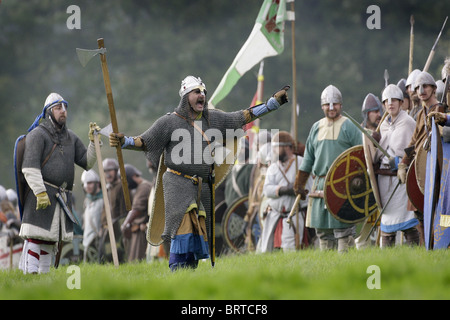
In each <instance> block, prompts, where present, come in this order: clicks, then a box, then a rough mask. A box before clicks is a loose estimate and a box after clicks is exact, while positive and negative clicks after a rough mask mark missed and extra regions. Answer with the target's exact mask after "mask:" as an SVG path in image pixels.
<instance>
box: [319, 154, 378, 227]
mask: <svg viewBox="0 0 450 320" xmlns="http://www.w3.org/2000/svg"><path fill="white" fill-rule="evenodd" d="M324 198H325V204H326V206H327V209H328V211H329V212H330V213H331V214H332V215H333V216H334V217H335V218H336V219H337V220H339V221H342V222H344V223H358V222H361V221H363V220H365V219H367V218H368V217H370V216H372V215H373V214H374V213H376V212H377V210H378V206H377V202H376V201H375V196H374V194H373V190H372V186H371V184H370V178H369V174H368V172H367V166H366V161H365V156H364V148H363V146H362V145H358V146H354V147H351V148H350V149H347V150H346V151H344V152H343V153H342V154H341V155H339V157H338V158H337V159H336V160H335V161H334V162H333V164H332V166H331V168H330V169H329V170H328V173H327V176H326V178H325V188H324Z"/></svg>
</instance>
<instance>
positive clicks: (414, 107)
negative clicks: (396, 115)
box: [405, 69, 421, 120]
mask: <svg viewBox="0 0 450 320" xmlns="http://www.w3.org/2000/svg"><path fill="white" fill-rule="evenodd" d="M420 72H421V71H420V70H419V69H415V70H413V71H412V72H411V73H410V74H409V76H408V78H407V79H406V83H405V87H406V91H407V92H408V95H409V100H410V101H409V108H408V114H409V115H410V116H411V117H412V118H413V119H414V120H416V118H417V113H418V112H419V110H420V108H421V106H420V99H419V97H418V96H417V92H416V91H415V87H414V84H415V81H416V77H417V75H418V74H420Z"/></svg>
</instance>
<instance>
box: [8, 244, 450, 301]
mask: <svg viewBox="0 0 450 320" xmlns="http://www.w3.org/2000/svg"><path fill="white" fill-rule="evenodd" d="M371 265H376V266H378V267H379V268H380V284H381V289H372V290H370V289H368V287H367V280H368V278H369V277H370V276H372V273H367V268H368V267H369V266H371ZM449 266H450V251H449V250H439V251H425V250H424V249H423V248H407V247H397V248H393V249H383V250H381V249H379V248H371V249H366V250H361V251H357V250H350V251H349V252H348V253H347V254H344V255H340V254H338V253H337V252H335V251H329V252H321V251H319V250H305V251H298V252H289V253H281V252H278V253H271V254H258V255H257V254H245V255H230V256H224V257H219V258H217V260H216V267H215V268H214V269H212V268H211V265H210V263H209V260H208V261H205V262H201V263H200V264H199V267H198V269H196V270H179V271H177V272H175V273H172V272H170V271H169V268H168V264H167V261H163V262H153V263H151V264H148V263H144V262H143V263H138V264H124V265H121V266H120V267H119V268H115V267H114V266H112V265H96V264H81V265H80V269H79V270H80V278H79V279H80V285H81V288H80V289H72V290H71V289H69V288H68V287H67V282H68V280H70V277H71V276H73V275H74V274H72V273H68V269H67V267H60V268H58V269H51V270H50V273H48V274H43V275H23V274H22V273H21V271H19V270H13V271H3V272H0V288H1V289H0V299H64V300H65V299H108V300H111V299H152V300H155V299H162V300H175V299H176V300H185V299H186V300H196V299H201V300H222V299H226V300H248V299H250V300H253V299H256V300H273V299H283V300H297V299H358V300H359V299H369V300H373V299H450V290H449V289H448V288H450V267H449ZM69 282H70V281H69Z"/></svg>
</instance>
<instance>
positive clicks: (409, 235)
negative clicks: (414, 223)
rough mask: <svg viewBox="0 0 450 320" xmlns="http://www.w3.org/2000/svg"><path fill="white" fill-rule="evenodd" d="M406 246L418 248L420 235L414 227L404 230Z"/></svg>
mask: <svg viewBox="0 0 450 320" xmlns="http://www.w3.org/2000/svg"><path fill="white" fill-rule="evenodd" d="M403 233H404V234H405V239H406V245H408V246H411V247H412V246H418V245H419V244H420V233H419V230H417V228H416V227H412V228H410V229H407V230H404V231H403Z"/></svg>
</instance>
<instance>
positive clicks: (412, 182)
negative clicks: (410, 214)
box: [406, 159, 424, 212]
mask: <svg viewBox="0 0 450 320" xmlns="http://www.w3.org/2000/svg"><path fill="white" fill-rule="evenodd" d="M406 193H407V194H408V198H409V201H410V202H411V203H412V205H413V206H414V207H415V208H416V209H417V210H418V211H420V212H423V201H424V198H423V197H424V196H423V193H422V191H421V190H420V188H419V185H418V184H417V178H416V159H414V160H413V161H412V162H411V165H410V166H409V169H408V173H407V175H406Z"/></svg>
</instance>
